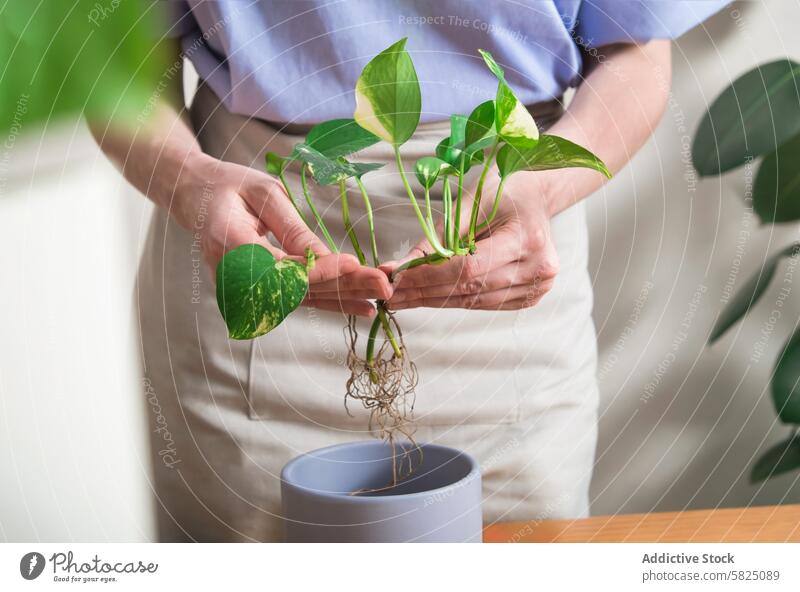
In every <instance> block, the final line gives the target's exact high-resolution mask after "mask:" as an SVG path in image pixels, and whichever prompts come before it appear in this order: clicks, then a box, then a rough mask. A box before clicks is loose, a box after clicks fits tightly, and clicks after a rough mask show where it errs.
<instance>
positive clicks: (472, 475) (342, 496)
mask: <svg viewBox="0 0 800 592" xmlns="http://www.w3.org/2000/svg"><path fill="white" fill-rule="evenodd" d="M386 445H387V444H386V443H385V442H382V441H379V440H363V441H356V442H345V443H343V444H333V445H332V446H325V447H323V448H317V449H316V450H310V451H309V452H304V453H303V454H300V455H298V456H296V457H294V458H293V459H292V460H290V461H289V462H287V463H286V464H285V465H284V466H283V469H282V470H281V486H287V487H291V488H293V489H296V490H299V491H301V492H303V493H306V494H308V495H310V496H313V497H317V498H320V499H325V500H336V501H338V502H345V503H352V504H365V503H378V504H389V503H391V502H392V501H401V500H413V499H418V498H426V497H430V496H431V495H436V494H437V493H443V492H446V491H450V490H453V489H458V488H460V487H463V486H465V485H466V484H467V483H469V482H470V481H472V480H474V479H476V478H477V479H480V475H481V473H480V466H479V465H478V462H477V461H476V460H475V458H474V457H473V456H472V455H471V454H468V453H466V452H464V451H463V450H459V449H457V448H452V447H450V446H444V445H442V444H420V445H419V446H420V447H421V448H429V449H432V448H435V449H439V450H445V451H447V452H452V453H455V454H456V455H458V456H462V457H463V458H465V459H466V461H467V463H468V464H469V471H468V472H467V474H466V475H464V476H463V477H462V478H461V479H459V480H458V481H454V482H453V483H450V484H449V485H443V486H442V487H437V488H435V489H428V490H426V491H417V492H414V493H401V494H398V495H387V496H360V495H352V494H350V493H340V492H338V491H320V490H317V489H312V488H310V487H306V486H304V485H300V484H298V483H297V482H296V481H292V480H290V479H289V478H287V477H289V476H290V475H289V473H291V471H292V470H293V468H294V467H295V466H297V465H298V464H299V463H301V462H303V460H305V459H306V458H307V457H309V456H312V455H318V454H320V453H324V452H326V451H330V450H334V449H342V448H355V447H363V446H386ZM454 458H455V455H454Z"/></svg>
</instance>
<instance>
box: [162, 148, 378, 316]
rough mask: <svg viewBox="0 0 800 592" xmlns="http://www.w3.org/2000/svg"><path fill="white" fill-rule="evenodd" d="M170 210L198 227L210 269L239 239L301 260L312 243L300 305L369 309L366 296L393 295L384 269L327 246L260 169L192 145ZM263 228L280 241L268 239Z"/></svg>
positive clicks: (193, 228)
mask: <svg viewBox="0 0 800 592" xmlns="http://www.w3.org/2000/svg"><path fill="white" fill-rule="evenodd" d="M170 211H171V214H172V215H173V216H174V217H175V218H176V220H177V221H178V223H179V224H181V226H183V227H184V228H187V229H189V230H190V232H192V233H193V234H196V235H197V238H198V239H199V240H200V244H201V249H202V251H203V257H204V259H205V260H206V262H207V263H208V265H209V266H210V267H211V270H212V274H213V273H215V272H216V268H217V264H218V263H219V261H220V260H221V259H222V256H223V255H224V254H225V253H227V252H228V251H230V250H231V249H234V248H236V247H238V246H240V245H243V244H248V243H256V244H259V245H261V246H263V247H264V248H266V249H268V250H269V251H270V252H271V253H272V254H273V255H274V256H275V258H276V259H282V258H283V257H292V258H297V259H298V260H301V261H305V252H306V249H307V248H311V250H312V251H313V252H314V253H316V254H317V255H318V258H317V261H316V264H315V265H314V267H313V269H311V271H310V272H309V277H308V279H309V292H308V295H307V296H306V299H305V300H304V304H305V305H306V306H313V307H315V308H319V309H322V310H328V311H342V312H344V313H346V314H354V315H359V316H373V315H374V314H375V307H374V306H373V305H372V303H371V302H370V301H369V300H370V299H384V300H385V299H388V298H390V297H391V295H392V288H391V285H390V284H389V281H388V279H387V277H386V274H384V273H383V272H381V271H379V270H377V269H375V268H372V267H366V266H362V265H361V264H360V263H359V262H358V259H356V258H355V257H354V256H353V255H347V254H335V253H332V252H331V251H330V249H329V248H328V247H327V246H326V245H325V244H324V243H323V242H322V241H321V240H320V239H319V238H318V237H317V236H316V235H315V234H314V233H313V232H312V231H311V229H309V228H308V226H306V224H305V223H304V222H303V220H302V218H300V216H299V214H298V213H297V211H296V210H295V208H294V206H293V205H292V203H291V201H290V200H289V197H288V196H287V195H286V192H285V191H284V189H283V187H282V186H281V184H280V183H279V182H278V181H276V180H275V179H274V178H272V177H270V176H269V175H267V174H266V173H262V172H260V171H257V170H255V169H252V168H249V167H246V166H242V165H238V164H234V163H229V162H223V161H220V160H217V159H215V158H212V157H210V156H208V155H206V154H204V153H201V152H197V153H193V154H192V155H191V156H190V157H188V158H187V159H186V162H185V165H184V168H183V170H182V171H181V174H180V175H179V176H178V182H177V184H176V187H175V193H174V196H173V200H172V203H171V205H170ZM267 233H272V235H273V236H274V237H275V239H276V240H277V242H278V243H279V244H280V245H281V248H277V247H276V246H275V245H273V244H272V243H270V242H269V241H268V240H267V239H266V235H267Z"/></svg>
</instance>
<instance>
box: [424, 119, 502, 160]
mask: <svg viewBox="0 0 800 592" xmlns="http://www.w3.org/2000/svg"><path fill="white" fill-rule="evenodd" d="M467 121H468V118H467V117H465V116H463V115H451V116H450V136H448V137H447V138H445V139H444V140H442V141H441V142H439V144H438V145H437V146H436V156H437V157H438V158H440V159H442V160H443V161H445V162H446V163H448V164H449V165H451V166H452V167H453V168H454V169H456V170H457V169H458V168H459V167H460V166H461V153H462V152H463V151H464V141H465V139H466V130H467ZM492 140H493V139H492V138H491V137H487V138H483V139H482V140H479V141H477V142H476V143H475V144H473V145H472V146H470V147H469V148H468V151H467V157H466V158H465V162H464V172H465V173H466V172H467V171H469V169H470V167H472V165H473V164H477V163H480V162H483V152H482V149H483V148H485V147H486V146H488V145H489V144H491V143H492Z"/></svg>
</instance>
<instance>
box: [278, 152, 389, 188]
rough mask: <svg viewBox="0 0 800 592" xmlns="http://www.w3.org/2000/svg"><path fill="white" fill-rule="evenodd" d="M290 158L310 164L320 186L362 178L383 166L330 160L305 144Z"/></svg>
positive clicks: (339, 159)
mask: <svg viewBox="0 0 800 592" xmlns="http://www.w3.org/2000/svg"><path fill="white" fill-rule="evenodd" d="M290 158H291V159H292V160H300V161H302V162H305V163H306V164H308V168H309V170H310V171H311V175H312V176H313V177H314V180H315V181H316V182H317V183H319V184H320V185H333V184H335V183H338V182H339V181H344V180H345V179H349V178H350V177H361V176H362V175H364V174H366V173H368V172H370V171H374V170H376V169H379V168H381V167H382V166H383V165H382V164H379V163H372V162H347V161H346V160H344V159H343V158H337V159H332V158H328V157H327V156H325V155H324V154H322V153H320V152H318V151H317V150H314V148H312V147H311V146H309V145H308V144H305V143H300V144H297V145H296V146H295V147H294V150H293V151H292V154H291V156H290Z"/></svg>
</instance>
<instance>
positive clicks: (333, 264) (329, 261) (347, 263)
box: [308, 253, 361, 284]
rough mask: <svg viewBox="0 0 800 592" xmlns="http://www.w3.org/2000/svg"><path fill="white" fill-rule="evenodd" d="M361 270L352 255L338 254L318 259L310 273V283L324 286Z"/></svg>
mask: <svg viewBox="0 0 800 592" xmlns="http://www.w3.org/2000/svg"><path fill="white" fill-rule="evenodd" d="M360 268H361V265H360V264H359V262H358V259H356V258H355V257H353V256H352V255H341V254H338V253H335V254H330V255H323V256H322V257H317V259H316V260H315V261H314V266H313V267H312V268H311V269H310V270H309V271H308V281H309V283H312V284H322V283H327V282H331V281H336V280H337V279H338V278H339V277H341V276H343V275H347V274H350V273H353V272H355V271H357V270H359V269H360Z"/></svg>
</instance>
